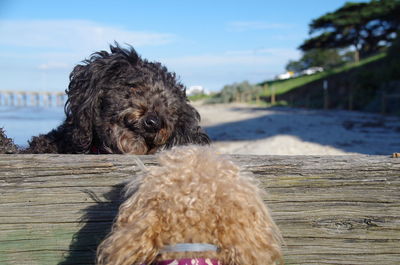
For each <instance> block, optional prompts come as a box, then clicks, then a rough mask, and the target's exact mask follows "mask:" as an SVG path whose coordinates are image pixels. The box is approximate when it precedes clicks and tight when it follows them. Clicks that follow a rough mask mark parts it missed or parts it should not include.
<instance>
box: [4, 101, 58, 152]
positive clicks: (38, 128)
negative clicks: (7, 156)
mask: <svg viewBox="0 0 400 265" xmlns="http://www.w3.org/2000/svg"><path fill="white" fill-rule="evenodd" d="M64 118H65V114H64V108H62V107H5V106H0V127H2V128H3V129H4V130H5V132H6V135H7V136H8V137H9V138H12V139H13V140H14V142H15V144H17V145H19V146H21V147H24V146H27V145H28V140H30V139H31V137H32V136H35V135H38V134H41V133H47V132H49V131H50V130H51V129H54V128H56V127H57V126H58V125H60V124H61V123H62V122H63V121H64Z"/></svg>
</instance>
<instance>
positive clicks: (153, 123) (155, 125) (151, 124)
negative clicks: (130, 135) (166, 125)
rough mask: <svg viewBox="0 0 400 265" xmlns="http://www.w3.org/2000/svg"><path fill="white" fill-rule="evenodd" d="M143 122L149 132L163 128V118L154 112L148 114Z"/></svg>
mask: <svg viewBox="0 0 400 265" xmlns="http://www.w3.org/2000/svg"><path fill="white" fill-rule="evenodd" d="M143 124H144V128H145V129H146V131H148V132H157V131H158V130H160V128H161V120H160V118H159V117H158V116H157V115H156V114H154V113H151V114H149V115H147V117H146V118H145V119H144V122H143Z"/></svg>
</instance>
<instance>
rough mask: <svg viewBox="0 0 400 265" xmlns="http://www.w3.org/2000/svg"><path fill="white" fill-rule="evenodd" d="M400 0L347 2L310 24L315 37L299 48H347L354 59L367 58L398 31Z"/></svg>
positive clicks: (387, 43) (386, 44)
mask: <svg viewBox="0 0 400 265" xmlns="http://www.w3.org/2000/svg"><path fill="white" fill-rule="evenodd" d="M398 14H400V0H372V1H371V2H369V3H352V2H348V3H346V4H345V5H344V6H343V7H341V8H339V9H337V10H336V11H334V12H331V13H327V14H325V15H323V16H321V17H319V18H317V19H314V20H313V21H312V22H311V24H310V34H311V35H316V34H317V33H319V35H316V36H313V37H311V38H310V39H307V40H305V41H304V43H303V44H302V45H301V46H300V47H299V48H300V49H301V50H303V51H308V50H312V49H329V48H347V47H350V46H352V47H353V48H354V50H355V57H356V60H357V61H358V58H359V56H360V55H361V56H364V55H368V54H371V53H374V52H376V51H378V50H379V48H380V47H382V46H388V45H390V44H391V42H392V41H393V40H394V39H395V37H396V31H397V30H398V28H399V15H398Z"/></svg>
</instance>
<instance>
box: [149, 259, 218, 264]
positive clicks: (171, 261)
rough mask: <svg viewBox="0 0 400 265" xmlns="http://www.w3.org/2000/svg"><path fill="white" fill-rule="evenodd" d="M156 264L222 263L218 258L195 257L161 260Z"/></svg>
mask: <svg viewBox="0 0 400 265" xmlns="http://www.w3.org/2000/svg"><path fill="white" fill-rule="evenodd" d="M156 265H221V262H219V260H217V259H206V258H193V259H170V260H160V261H158V262H157V263H156Z"/></svg>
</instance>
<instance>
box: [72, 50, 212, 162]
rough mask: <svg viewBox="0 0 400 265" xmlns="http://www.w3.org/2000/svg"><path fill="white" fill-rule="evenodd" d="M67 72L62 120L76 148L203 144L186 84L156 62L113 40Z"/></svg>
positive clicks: (136, 150) (143, 149)
mask: <svg viewBox="0 0 400 265" xmlns="http://www.w3.org/2000/svg"><path fill="white" fill-rule="evenodd" d="M110 49H111V53H108V52H106V51H101V52H97V53H95V54H93V55H92V56H91V57H90V59H88V60H85V61H84V65H77V66H76V67H75V68H74V70H73V71H72V73H71V75H70V84H69V88H68V90H67V91H66V92H67V95H68V100H67V104H66V108H65V112H66V115H67V119H66V126H67V127H69V128H71V129H70V130H69V131H70V133H71V138H72V144H73V145H74V149H76V150H77V152H78V153H89V152H101V153H131V154H151V153H154V152H156V151H157V150H160V149H163V148H169V147H172V146H174V145H182V144H207V143H209V141H210V140H209V138H208V136H207V135H206V134H205V133H204V132H203V131H202V130H201V128H200V126H199V122H200V115H199V113H198V112H197V111H196V110H195V109H194V108H193V107H192V106H191V105H190V104H189V102H188V100H187V98H186V94H185V87H184V86H183V85H182V84H181V83H179V82H178V81H177V80H176V76H175V74H173V73H170V72H168V71H167V69H166V68H165V67H164V66H162V65H161V64H160V63H153V62H148V61H147V60H144V59H141V58H140V56H139V55H138V54H137V53H136V51H135V50H134V49H133V48H131V47H130V48H129V49H123V48H121V47H119V46H118V44H115V46H110Z"/></svg>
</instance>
